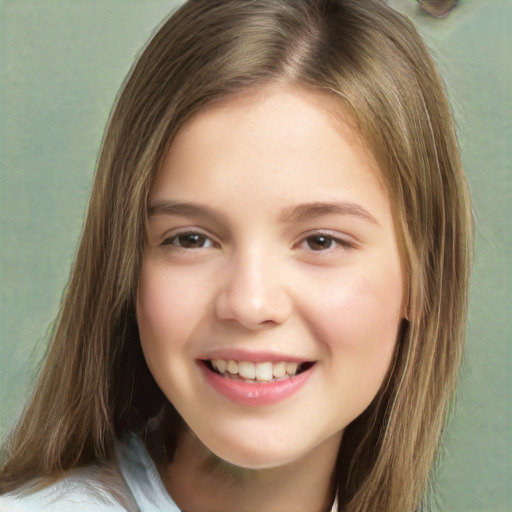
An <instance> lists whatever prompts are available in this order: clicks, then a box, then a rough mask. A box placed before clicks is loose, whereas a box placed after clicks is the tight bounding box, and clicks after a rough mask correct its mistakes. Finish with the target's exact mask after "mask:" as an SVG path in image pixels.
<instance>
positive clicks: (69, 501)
mask: <svg viewBox="0 0 512 512" xmlns="http://www.w3.org/2000/svg"><path fill="white" fill-rule="evenodd" d="M137 509H138V507H137V506H136V505H135V503H134V501H133V498H132V497H131V493H130V491H129V490H128V488H127V487H126V484H125V483H124V480H123V478H122V477H121V475H120V474H119V471H118V470H117V468H116V466H115V464H112V465H104V466H98V465H90V466H86V467H83V468H77V469H74V470H71V471H69V472H68V473H67V474H66V476H65V477H64V478H62V479H60V480H58V481H57V482H55V483H54V484H52V485H49V486H47V487H43V488H41V486H39V487H38V486H37V483H34V482H31V483H30V484H28V485H26V486H25V487H23V488H21V489H18V490H16V491H14V492H11V493H9V494H5V495H3V496H0V511H1V512H36V511H37V512H69V511H70V510H73V511H75V510H76V511H81V510H83V511H90V512H127V511H128V512H135V511H137Z"/></svg>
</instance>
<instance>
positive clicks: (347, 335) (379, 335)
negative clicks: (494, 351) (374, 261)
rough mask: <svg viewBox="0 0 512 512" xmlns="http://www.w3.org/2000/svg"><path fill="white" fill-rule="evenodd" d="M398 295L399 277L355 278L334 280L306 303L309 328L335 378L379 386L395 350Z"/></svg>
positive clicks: (398, 307) (400, 303) (355, 276)
mask: <svg viewBox="0 0 512 512" xmlns="http://www.w3.org/2000/svg"><path fill="white" fill-rule="evenodd" d="M402 294H403V291H402V279H401V276H400V273H399V272H395V273H393V272H391V273H390V272H389V271H388V273H387V274H379V275H372V276H369V275H364V274H360V275H358V274H357V273H356V272H354V273H352V274H351V275H350V276H348V275H347V276H345V277H344V278H343V279H339V280H336V279H333V280H332V281H331V283H330V284H329V285H328V286H327V287H326V288H325V289H324V292H323V293H322V294H318V295H317V297H315V298H314V300H313V301H311V302H310V306H311V308H310V313H311V314H310V316H309V319H310V323H311V324H312V327H313V328H314V329H315V330H316V331H317V332H320V333H321V337H322V340H323V342H324V345H325V346H326V349H327V350H328V351H329V352H330V353H331V355H332V361H333V364H334V365H337V367H338V368H340V367H341V368H342V370H343V372H340V373H343V374H344V375H352V376H353V377H354V378H357V379H358V380H361V381H364V382H368V383H372V382H373V383H376V384H378V385H380V382H381V380H382V379H383V378H384V376H385V373H386V371H387V368H388V366H389V363H390V360H391V357H392V354H393V351H394V348H395V345H396V339H397V334H398V327H399V324H400V321H401V310H402Z"/></svg>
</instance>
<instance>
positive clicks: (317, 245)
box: [305, 235, 337, 251]
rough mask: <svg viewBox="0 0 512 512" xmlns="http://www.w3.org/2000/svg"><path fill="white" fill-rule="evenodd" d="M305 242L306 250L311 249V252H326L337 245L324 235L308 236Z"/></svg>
mask: <svg viewBox="0 0 512 512" xmlns="http://www.w3.org/2000/svg"><path fill="white" fill-rule="evenodd" d="M305 242H306V245H307V247H308V249H311V250H312V251H326V250H328V249H332V247H333V246H334V245H336V243H337V241H336V240H334V238H332V237H330V236H325V235H315V236H309V237H308V238H306V240H305Z"/></svg>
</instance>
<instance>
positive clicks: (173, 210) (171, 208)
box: [148, 201, 218, 218]
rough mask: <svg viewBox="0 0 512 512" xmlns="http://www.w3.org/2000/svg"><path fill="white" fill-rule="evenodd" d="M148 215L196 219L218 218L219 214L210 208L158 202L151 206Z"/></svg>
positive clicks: (175, 202) (191, 204)
mask: <svg viewBox="0 0 512 512" xmlns="http://www.w3.org/2000/svg"><path fill="white" fill-rule="evenodd" d="M148 215H149V216H150V217H152V216H154V215H190V216H196V217H213V218H216V217H218V214H217V213H216V212H215V210H213V209H212V208H209V207H208V206H204V205H200V204H196V203H182V202H179V201H158V202H156V203H155V204H152V205H150V206H149V209H148Z"/></svg>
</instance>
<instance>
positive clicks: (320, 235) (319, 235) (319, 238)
mask: <svg viewBox="0 0 512 512" xmlns="http://www.w3.org/2000/svg"><path fill="white" fill-rule="evenodd" d="M185 237H189V238H190V237H195V239H196V240H198V242H200V243H201V241H202V245H201V246H200V247H183V246H182V245H180V244H179V243H176V242H177V241H179V239H180V238H181V239H183V238H185ZM315 239H316V242H319V243H320V244H322V243H324V242H327V243H329V247H325V248H320V249H318V250H316V249H313V248H312V247H311V245H310V244H311V242H312V241H315ZM182 243H183V242H182ZM205 243H209V244H208V245H207V246H205V245H204V244H205ZM305 244H308V245H309V247H305V246H304V245H305ZM161 245H172V246H174V248H176V250H182V251H197V250H199V249H211V248H218V247H219V244H218V243H216V242H215V241H214V240H213V239H212V238H211V237H209V236H208V235H206V234H204V233H202V232H201V231H194V230H190V231H183V232H180V233H176V234H173V235H172V236H171V237H168V238H166V239H165V240H164V241H163V242H162V244H161ZM333 246H337V247H339V248H341V250H348V249H353V248H354V247H355V244H354V243H352V242H350V241H348V240H346V239H344V238H341V237H339V236H335V235H333V234H332V233H329V232H316V233H311V234H308V235H307V236H304V237H302V238H301V239H300V241H299V242H298V243H297V244H296V245H295V247H298V248H302V249H304V250H306V251H311V252H313V253H319V254H326V253H331V252H332V251H334V250H336V248H333Z"/></svg>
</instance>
